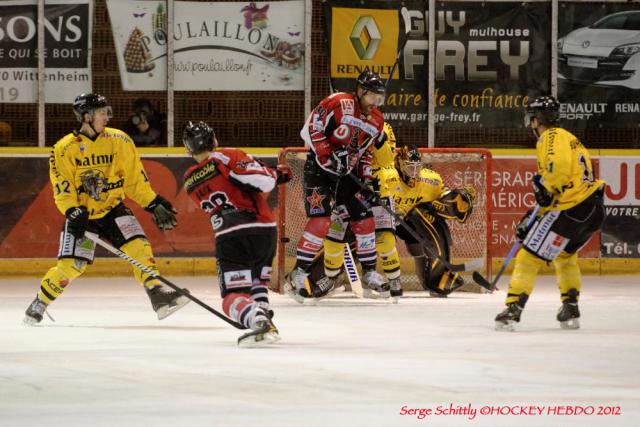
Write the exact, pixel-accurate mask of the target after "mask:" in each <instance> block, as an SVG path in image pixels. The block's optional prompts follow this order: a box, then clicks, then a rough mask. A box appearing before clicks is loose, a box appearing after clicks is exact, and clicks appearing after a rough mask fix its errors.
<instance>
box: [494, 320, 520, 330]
mask: <svg viewBox="0 0 640 427" xmlns="http://www.w3.org/2000/svg"><path fill="white" fill-rule="evenodd" d="M515 330H516V322H514V321H512V320H509V321H507V323H503V322H496V331H501V332H514V331H515Z"/></svg>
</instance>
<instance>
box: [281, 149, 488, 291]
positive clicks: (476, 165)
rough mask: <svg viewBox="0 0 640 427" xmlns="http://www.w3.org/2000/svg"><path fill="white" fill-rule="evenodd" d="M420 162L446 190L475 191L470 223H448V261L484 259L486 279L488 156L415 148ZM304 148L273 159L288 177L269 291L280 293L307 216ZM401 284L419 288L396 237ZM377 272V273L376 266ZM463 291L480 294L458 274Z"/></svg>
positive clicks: (470, 151) (411, 263)
mask: <svg viewBox="0 0 640 427" xmlns="http://www.w3.org/2000/svg"><path fill="white" fill-rule="evenodd" d="M419 151H420V154H421V155H422V162H423V164H424V165H425V166H426V167H428V168H429V169H433V170H434V171H436V172H438V173H439V174H440V176H441V177H442V179H443V181H444V184H445V185H446V186H447V187H448V188H450V189H454V188H462V187H466V186H471V187H474V188H475V190H476V200H475V202H474V206H473V213H472V214H471V216H470V217H469V219H468V220H467V221H466V222H465V223H464V224H460V223H458V222H457V221H455V220H447V224H448V225H449V229H450V231H451V240H452V248H451V261H452V262H454V263H461V262H466V261H469V260H471V259H475V258H484V259H485V260H486V262H485V263H484V268H483V269H482V270H480V272H481V273H482V274H483V275H485V277H490V276H491V258H492V254H491V248H490V243H491V224H492V212H491V205H492V204H491V185H490V184H491V160H492V157H491V152H490V151H489V150H486V149H477V148H420V149H419ZM308 152H309V150H308V149H307V148H302V147H287V148H283V149H281V150H280V153H279V156H278V161H279V163H280V164H286V165H287V166H289V167H290V168H291V171H292V175H293V178H292V179H291V181H289V182H288V183H287V184H285V185H282V186H280V188H279V193H278V251H277V256H276V260H277V261H276V265H275V271H274V274H273V277H274V279H275V280H274V283H273V287H274V290H276V291H279V292H282V285H283V280H284V275H285V274H286V273H287V272H288V271H290V270H291V269H292V268H293V266H294V264H295V261H296V245H297V243H298V240H299V239H300V236H301V235H302V232H303V230H304V227H305V225H306V223H307V217H306V214H305V210H304V186H303V167H304V163H305V160H306V157H307V153H308ZM397 248H398V251H399V254H400V264H401V271H402V286H403V288H404V289H405V290H422V286H421V285H420V283H419V280H418V277H417V275H416V274H415V266H414V261H413V258H412V257H411V256H410V255H409V252H408V251H407V249H406V247H405V245H404V243H403V242H402V240H400V239H398V243H397ZM379 271H381V269H380V268H379ZM463 277H464V278H465V282H466V283H468V285H465V287H464V288H463V290H468V291H477V292H480V287H479V286H477V285H476V284H474V283H473V280H472V279H471V272H465V273H463Z"/></svg>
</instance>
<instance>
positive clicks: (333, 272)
mask: <svg viewBox="0 0 640 427" xmlns="http://www.w3.org/2000/svg"><path fill="white" fill-rule="evenodd" d="M323 246H324V270H325V274H326V275H327V276H329V277H335V276H337V275H338V274H339V273H340V270H341V269H342V264H343V262H344V255H343V254H344V243H342V242H335V241H333V240H329V239H325V241H324V243H323Z"/></svg>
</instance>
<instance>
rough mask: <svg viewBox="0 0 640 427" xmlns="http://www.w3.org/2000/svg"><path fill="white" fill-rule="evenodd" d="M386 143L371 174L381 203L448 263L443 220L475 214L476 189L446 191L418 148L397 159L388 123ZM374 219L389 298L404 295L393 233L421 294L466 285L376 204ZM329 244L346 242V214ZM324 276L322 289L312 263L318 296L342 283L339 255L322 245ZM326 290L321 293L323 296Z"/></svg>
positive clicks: (335, 218)
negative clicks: (407, 253) (407, 255)
mask: <svg viewBox="0 0 640 427" xmlns="http://www.w3.org/2000/svg"><path fill="white" fill-rule="evenodd" d="M384 132H385V134H386V142H384V144H379V145H376V146H375V147H374V149H373V153H374V163H373V171H374V176H375V177H376V178H377V179H378V180H379V189H380V199H381V201H382V203H385V204H386V205H387V206H392V207H393V210H395V213H396V214H398V215H400V216H401V217H402V219H403V220H404V221H405V222H406V223H407V225H408V226H410V227H411V228H412V230H413V231H415V232H416V233H417V234H418V235H420V236H421V237H422V240H423V242H424V243H426V244H427V245H428V247H429V249H430V250H431V251H432V253H434V254H437V255H438V256H440V257H442V258H445V259H449V257H450V249H451V234H450V232H449V228H448V225H447V223H446V221H445V219H456V220H457V221H459V222H460V223H464V222H466V221H467V219H468V218H469V216H470V215H471V213H472V211H473V202H474V199H475V190H474V189H473V188H465V189H454V190H449V189H448V188H447V187H446V186H445V185H444V183H443V180H442V178H441V177H440V175H439V174H438V173H436V172H435V171H433V170H430V169H428V168H427V167H425V166H424V165H423V162H422V158H421V155H420V152H419V151H418V149H417V148H416V147H414V146H409V147H407V146H405V147H403V148H402V150H401V151H400V154H398V155H397V156H396V149H395V148H396V147H395V146H396V138H395V135H394V133H393V129H392V128H391V126H390V125H389V124H388V123H385V125H384ZM372 210H373V213H374V216H375V221H376V244H377V250H378V255H379V256H380V258H381V259H382V267H383V270H384V271H385V274H386V276H387V277H388V279H389V283H390V291H391V296H392V297H394V298H398V297H400V296H402V293H403V290H402V286H401V284H400V259H399V256H398V252H397V249H396V233H397V235H398V237H400V238H402V239H403V240H404V241H405V244H406V245H407V248H408V249H409V251H410V253H411V255H413V257H414V260H415V264H416V274H417V275H418V278H419V279H420V283H421V285H422V286H423V288H424V289H425V290H428V291H429V292H430V293H431V295H432V296H437V297H446V296H447V295H448V294H449V293H451V292H453V291H454V290H456V289H458V288H459V287H460V286H462V285H463V284H464V281H463V279H462V277H460V275H459V274H458V273H453V272H451V271H449V270H447V269H446V268H445V267H444V266H443V265H442V263H440V262H438V261H437V260H435V259H431V257H430V256H429V255H428V254H427V252H426V250H425V249H424V248H423V246H422V244H421V243H420V242H418V241H417V240H416V239H415V238H414V237H413V236H412V235H411V234H410V232H409V231H407V230H406V229H405V228H404V227H403V226H402V225H401V224H396V221H395V220H394V218H393V216H392V215H391V214H390V213H389V212H388V211H387V210H385V209H384V208H383V207H382V206H380V205H379V204H374V206H373V207H372ZM337 214H338V215H334V216H333V217H332V224H331V228H330V230H329V234H328V238H327V240H331V241H333V242H338V243H340V244H341V245H343V244H344V242H347V243H349V242H350V238H351V237H350V236H351V233H350V232H349V231H350V230H348V224H347V223H346V221H345V220H344V219H345V217H346V215H345V214H344V213H343V214H342V215H340V212H337ZM323 258H324V259H323V262H324V272H323V273H324V275H326V278H327V279H329V280H330V281H331V282H332V283H330V284H329V285H328V286H327V285H324V283H325V281H326V280H325V277H323V276H324V275H322V272H321V271H319V269H318V266H317V262H318V260H316V262H315V263H314V266H313V268H312V274H311V276H310V278H309V282H310V283H311V284H318V285H322V289H312V290H313V291H314V293H315V294H316V295H324V293H326V291H327V290H331V289H333V288H337V287H339V286H340V285H341V280H340V279H341V277H340V276H339V273H340V272H341V269H342V266H343V255H342V251H339V250H336V251H334V252H330V251H328V250H327V246H326V245H325V252H324V254H323ZM323 291H324V292H323Z"/></svg>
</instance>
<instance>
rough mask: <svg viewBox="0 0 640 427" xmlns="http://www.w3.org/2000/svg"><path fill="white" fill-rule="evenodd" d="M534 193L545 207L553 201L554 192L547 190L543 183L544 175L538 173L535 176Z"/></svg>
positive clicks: (537, 200)
mask: <svg viewBox="0 0 640 427" xmlns="http://www.w3.org/2000/svg"><path fill="white" fill-rule="evenodd" d="M533 195H534V196H535V197H536V202H538V204H539V205H540V206H542V207H543V208H546V207H547V206H549V205H551V202H553V194H551V193H550V192H549V190H547V188H546V187H545V186H544V184H543V179H542V176H540V175H538V174H536V175H534V176H533Z"/></svg>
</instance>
